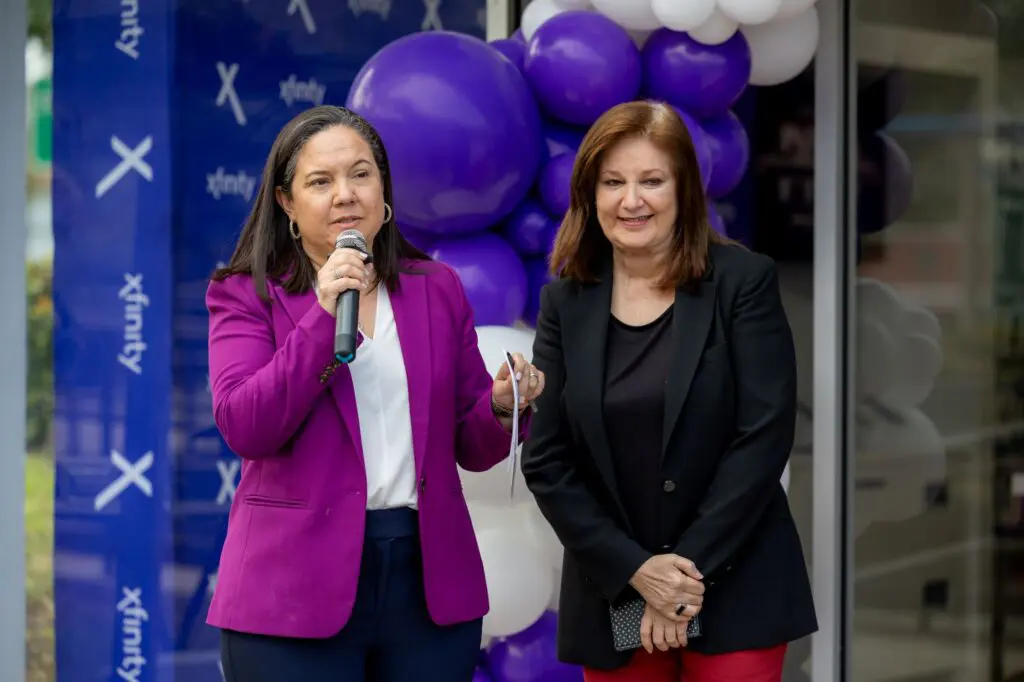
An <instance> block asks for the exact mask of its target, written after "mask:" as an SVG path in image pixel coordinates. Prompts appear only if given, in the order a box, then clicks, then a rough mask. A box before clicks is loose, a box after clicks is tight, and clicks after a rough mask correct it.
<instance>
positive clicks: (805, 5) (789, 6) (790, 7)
mask: <svg viewBox="0 0 1024 682" xmlns="http://www.w3.org/2000/svg"><path fill="white" fill-rule="evenodd" d="M815 1H816V0H782V4H781V5H780V6H779V11H778V12H777V13H776V15H775V18H776V19H784V18H785V17H792V16H795V15H797V14H800V13H801V12H806V11H807V10H809V9H810V8H811V7H813V6H814V3H815Z"/></svg>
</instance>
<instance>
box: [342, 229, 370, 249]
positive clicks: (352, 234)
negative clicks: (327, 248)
mask: <svg viewBox="0 0 1024 682" xmlns="http://www.w3.org/2000/svg"><path fill="white" fill-rule="evenodd" d="M334 248H336V249H357V250H359V251H362V252H363V253H369V251H368V250H367V248H366V238H365V237H363V233H362V232H360V231H359V230H345V231H344V232H342V233H341V234H339V235H338V238H337V239H335V240H334Z"/></svg>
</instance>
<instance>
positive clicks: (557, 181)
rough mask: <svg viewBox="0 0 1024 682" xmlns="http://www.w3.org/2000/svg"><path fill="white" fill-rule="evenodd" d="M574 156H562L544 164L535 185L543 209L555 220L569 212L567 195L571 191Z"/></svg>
mask: <svg viewBox="0 0 1024 682" xmlns="http://www.w3.org/2000/svg"><path fill="white" fill-rule="evenodd" d="M575 163H576V155H575V154H562V155H561V156H556V157H555V158H553V159H551V160H550V161H548V162H547V163H546V164H544V167H543V168H542V169H541V171H540V180H539V182H538V183H537V184H538V186H539V189H540V199H541V201H543V202H544V208H546V209H547V210H548V213H550V214H551V215H552V216H553V217H555V218H559V219H560V218H561V217H562V216H564V215H565V212H566V211H568V210H569V195H570V192H571V189H572V167H573V165H574V164H575Z"/></svg>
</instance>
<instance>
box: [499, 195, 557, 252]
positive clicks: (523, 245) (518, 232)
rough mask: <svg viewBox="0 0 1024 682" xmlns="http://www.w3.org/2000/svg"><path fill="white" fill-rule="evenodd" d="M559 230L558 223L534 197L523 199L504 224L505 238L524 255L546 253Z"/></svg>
mask: <svg viewBox="0 0 1024 682" xmlns="http://www.w3.org/2000/svg"><path fill="white" fill-rule="evenodd" d="M557 230H558V223H557V222H555V221H554V220H552V219H551V216H549V215H548V213H547V211H545V210H544V207H543V206H541V204H540V202H539V201H537V200H536V199H534V198H533V197H526V198H525V199H523V203H521V204H519V206H517V207H516V210H514V211H512V215H510V216H509V217H508V218H506V219H505V223H504V225H503V226H502V233H503V235H504V237H505V239H507V240H508V242H509V243H510V244H512V246H513V247H515V249H516V251H518V252H519V253H520V254H522V255H524V256H538V255H546V254H547V253H548V251H549V250H550V249H551V241H552V240H553V239H554V237H555V232H556V231H557Z"/></svg>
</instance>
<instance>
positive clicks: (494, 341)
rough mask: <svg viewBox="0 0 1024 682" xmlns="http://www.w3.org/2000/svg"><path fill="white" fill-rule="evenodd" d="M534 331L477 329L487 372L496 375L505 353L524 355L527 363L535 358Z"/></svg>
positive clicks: (510, 328) (515, 328) (477, 336)
mask: <svg viewBox="0 0 1024 682" xmlns="http://www.w3.org/2000/svg"><path fill="white" fill-rule="evenodd" d="M533 337H534V331H533V330H532V329H520V328H517V327H497V326H494V327H490V326H488V327H477V328H476V339H477V343H476V345H477V348H479V349H480V355H482V356H483V358H484V364H485V365H486V366H487V371H488V372H490V373H492V374H493V373H495V372H497V371H498V368H499V367H500V366H501V364H502V363H503V362H505V353H504V351H506V350H507V351H508V352H509V353H522V354H523V357H524V358H526V360H527V362H529V361H530V359H531V358H532V357H533Z"/></svg>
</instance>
